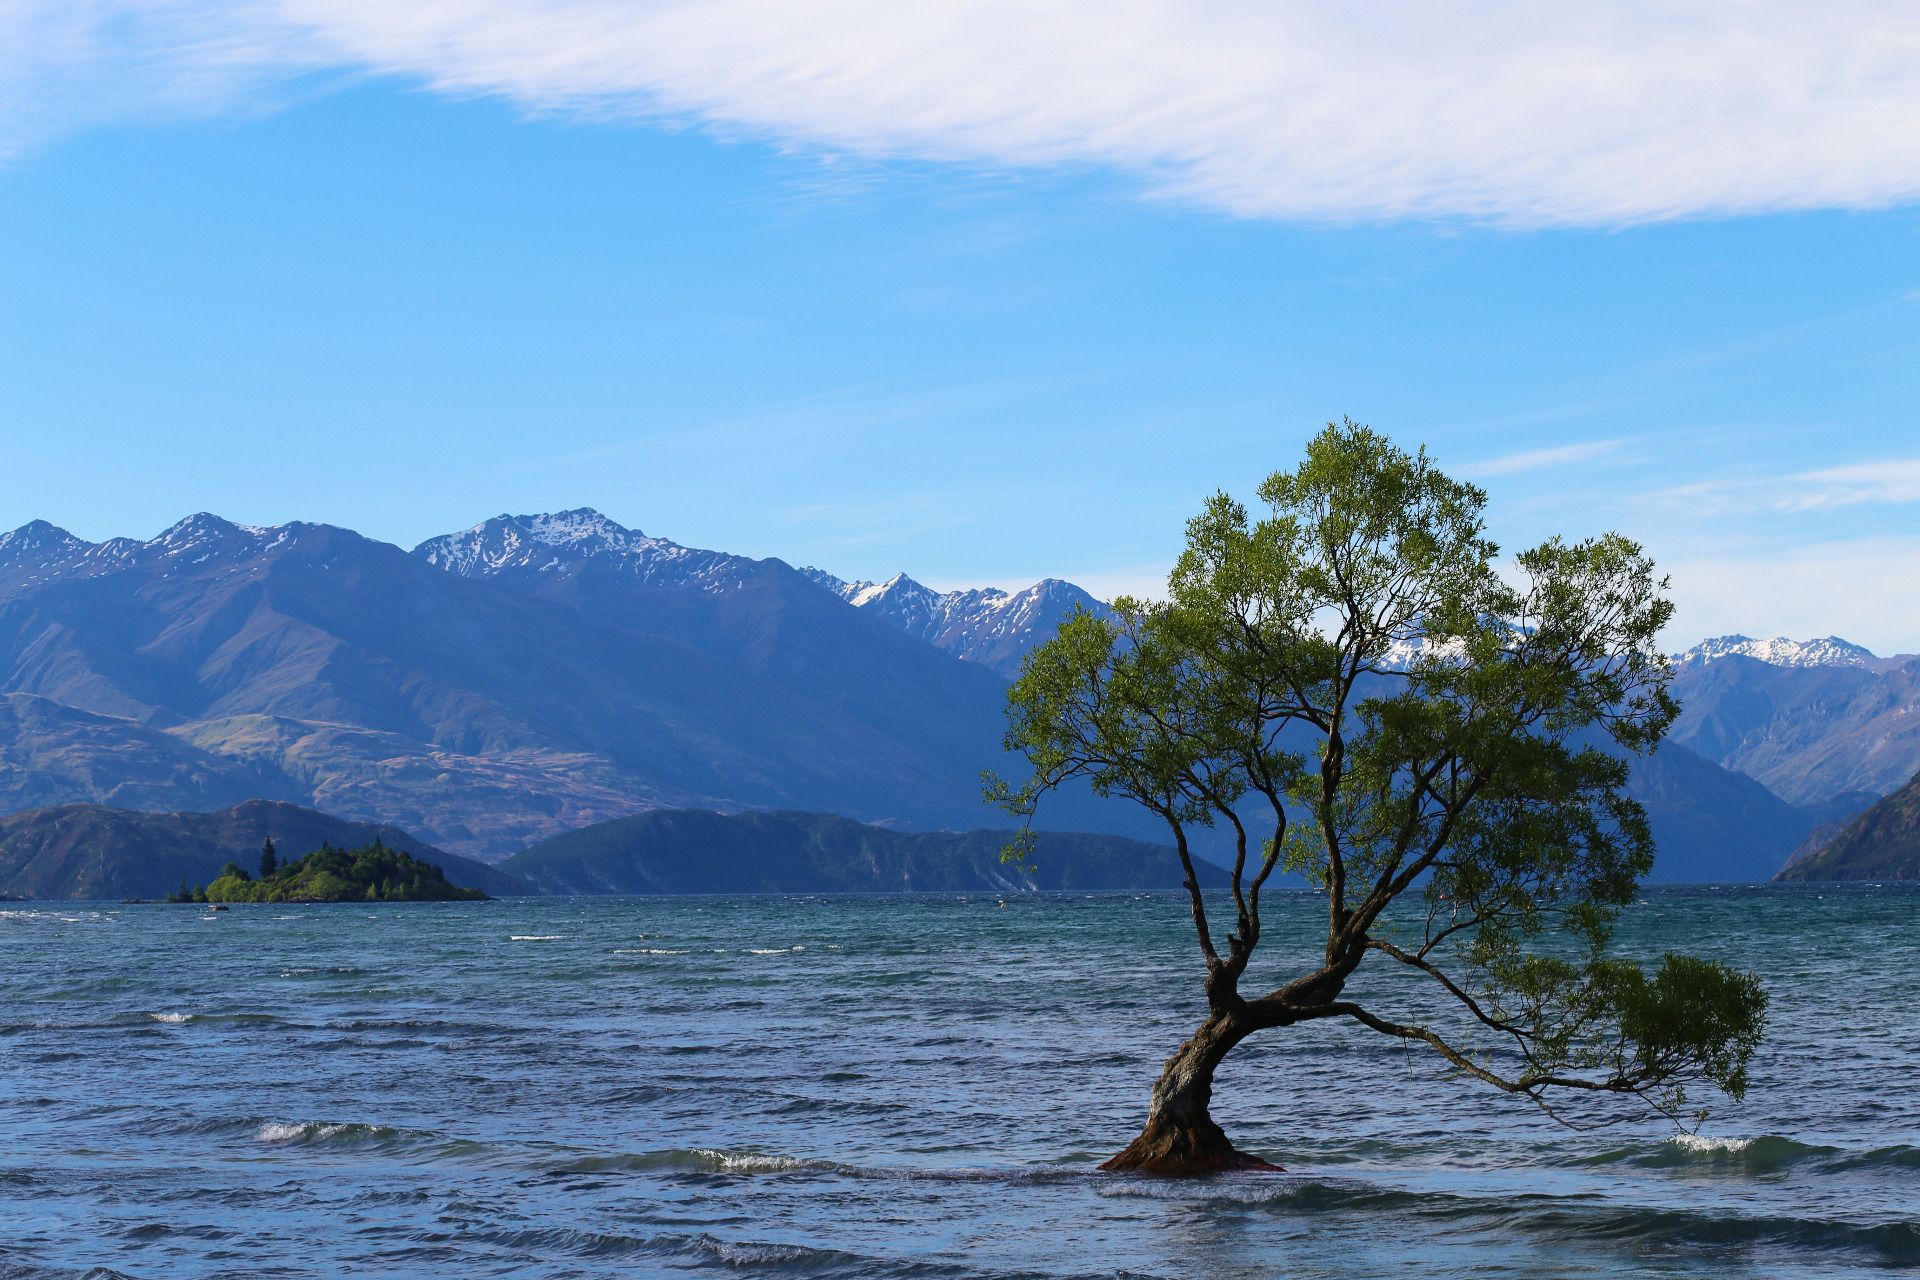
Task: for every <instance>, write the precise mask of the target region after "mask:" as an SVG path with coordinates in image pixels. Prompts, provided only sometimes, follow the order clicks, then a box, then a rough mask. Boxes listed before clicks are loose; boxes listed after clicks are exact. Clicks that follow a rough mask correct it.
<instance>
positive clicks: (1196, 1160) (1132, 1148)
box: [1100, 1119, 1285, 1178]
mask: <svg viewBox="0 0 1920 1280" xmlns="http://www.w3.org/2000/svg"><path fill="white" fill-rule="evenodd" d="M1100 1167H1101V1168H1102V1169H1105V1170H1108V1171H1110V1172H1114V1173H1151V1174H1157V1175H1159V1176H1160V1177H1165V1178H1197V1177H1204V1176H1205V1175H1207V1174H1211V1173H1235V1172H1245V1171H1253V1172H1260V1173H1284V1172H1285V1170H1284V1169H1283V1168H1281V1166H1279V1165H1277V1164H1273V1163H1271V1162H1269V1161H1266V1160H1262V1159H1261V1158H1260V1157H1259V1156H1251V1155H1248V1154H1247V1153H1246V1152H1244V1151H1242V1150H1240V1149H1239V1148H1238V1147H1236V1146H1234V1145H1233V1143H1232V1142H1230V1141H1228V1139H1227V1135H1226V1133H1225V1132H1223V1131H1222V1130H1221V1128H1220V1126H1219V1125H1217V1124H1215V1123H1213V1121H1212V1120H1207V1119H1202V1120H1200V1121H1199V1122H1197V1123H1193V1124H1171V1123H1168V1122H1166V1121H1164V1120H1150V1121H1148V1122H1147V1127H1146V1128H1145V1129H1142V1130H1141V1131H1140V1136H1139V1137H1137V1138H1135V1139H1134V1140H1133V1141H1132V1142H1130V1143H1128V1144H1127V1148H1126V1150H1124V1151H1122V1152H1121V1153H1120V1154H1119V1155H1117V1156H1115V1157H1113V1159H1111V1160H1109V1161H1107V1162H1106V1163H1105V1164H1103V1165H1101V1166H1100Z"/></svg>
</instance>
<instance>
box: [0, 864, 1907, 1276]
mask: <svg viewBox="0 0 1920 1280" xmlns="http://www.w3.org/2000/svg"><path fill="white" fill-rule="evenodd" d="M1320 910H1321V908H1320V906H1319V903H1318V901H1317V900H1315V899H1313V898H1310V897H1308V896H1306V895H1298V896H1293V897H1288V898H1285V899H1284V900H1283V901H1282V902H1280V903H1279V904H1278V905H1276V907H1275V908H1274V910H1273V912H1272V914H1273V915H1274V916H1275V917H1277V918H1276V920H1275V922H1274V923H1273V924H1272V925H1270V926H1269V946H1268V949H1267V951H1266V952H1265V953H1264V954H1266V955H1267V956H1268V957H1269V959H1270V961H1271V962H1272V963H1273V966H1274V968H1273V974H1274V976H1280V974H1281V973H1282V967H1281V966H1282V964H1283V962H1284V961H1285V960H1286V959H1287V957H1288V956H1292V955H1300V954H1303V953H1304V952H1306V951H1308V950H1309V949H1311V947H1312V945H1313V943H1312V936H1313V931H1314V930H1315V929H1316V928H1317V927H1318V926H1319V923H1320ZM1623 941H1624V943H1625V945H1626V947H1627V949H1629V950H1631V951H1634V952H1638V953H1645V954H1656V953H1658V952H1659V951H1660V950H1662V949H1664V948H1666V947H1669V946H1674V945H1685V946H1687V947H1689V948H1690V949H1693V950H1696V951H1701V952H1706V953H1710V954H1712V955H1715V956H1717V957H1719V958H1723V959H1728V960H1732V961H1735V962H1737V963H1739V964H1742V965H1744V966H1746V967H1750V968H1754V969H1757V970H1758V971H1760V973H1761V974H1763V975H1764V977H1765V980H1766V983H1767V986H1768V988H1769V990H1770V991H1771V993H1772V996H1773V1018H1772V1026H1771V1030H1770V1033H1769V1037H1768V1041H1767V1043H1766V1045H1765V1047H1764V1049H1763V1051H1762V1056H1761V1057H1760V1058H1759V1059H1758V1061H1757V1062H1756V1064H1755V1074H1754V1084H1753V1088H1752V1091H1751V1093H1750V1094H1749V1095H1748V1098H1747V1100H1746V1102H1745V1103H1743V1104H1739V1105H1734V1104H1724V1105H1722V1106H1721V1107H1720V1108H1719V1110H1718V1112H1717V1114H1716V1115H1715V1116H1714V1118H1713V1119H1712V1120H1710V1121H1709V1122H1708V1124H1707V1126H1706V1127H1705V1128H1704V1129H1703V1131H1702V1136H1699V1137H1692V1138H1684V1139H1676V1138H1674V1137H1673V1136H1672V1134H1673V1130H1672V1126H1671V1125H1667V1124H1665V1123H1663V1122H1659V1121H1656V1120H1651V1119H1646V1118H1641V1117H1637V1116H1636V1117H1634V1118H1631V1119H1629V1120H1626V1121H1625V1122H1623V1123H1621V1124H1619V1125H1617V1126H1615V1127H1613V1128H1610V1129H1607V1130H1604V1131H1600V1132H1580V1133H1576V1132H1569V1131H1568V1130H1565V1129H1562V1128H1560V1127H1558V1126H1556V1125H1554V1124H1553V1123H1552V1122H1550V1121H1548V1120H1546V1119H1545V1118H1543V1117H1542V1116H1541V1115H1539V1114H1538V1113H1537V1112H1535V1111H1534V1110H1532V1109H1531V1108H1529V1107H1528V1106H1526V1105H1525V1104H1522V1103H1517V1102H1514V1101H1513V1100H1510V1099H1507V1098H1504V1097H1502V1096H1500V1095H1497V1094H1495V1093H1494V1092H1492V1091H1490V1090H1488V1089H1486V1088H1484V1087H1481V1086H1476V1085H1474V1084H1471V1083H1469V1082H1464V1081H1460V1080H1450V1079H1443V1078H1441V1077H1440V1076H1439V1075H1438V1073H1437V1071H1436V1070H1435V1063H1434V1061H1432V1060H1430V1059H1428V1058H1425V1057H1421V1056H1420V1055H1418V1054H1417V1053H1414V1052H1408V1051H1403V1050H1401V1049H1400V1048H1398V1047H1397V1046H1395V1045H1393V1044H1392V1043H1390V1042H1388V1041H1386V1040H1384V1039H1382V1038H1380V1037H1378V1036H1375V1035H1373V1034H1371V1033H1368V1032H1364V1031H1345V1030H1341V1029H1339V1028H1335V1027H1331V1026H1315V1027H1313V1028H1311V1029H1309V1030H1306V1031H1303V1032H1299V1033H1293V1034H1290V1033H1286V1032H1281V1033H1274V1034H1272V1035H1270V1036H1269V1037H1268V1038H1267V1039H1266V1040H1265V1041H1253V1042H1250V1043H1249V1044H1248V1045H1247V1046H1245V1047H1244V1048H1243V1050H1242V1052H1241V1053H1239V1054H1238V1055H1236V1056H1235V1057H1234V1058H1233V1059H1231V1060H1230V1061H1229V1063H1228V1066H1227V1068H1226V1070H1225V1071H1224V1073H1223V1075H1222V1079H1221V1083H1220V1089H1219V1093H1218V1098H1217V1102H1216V1107H1215V1115H1216V1117H1217V1118H1218V1119H1220V1121H1221V1122H1222V1123H1223V1124H1224V1125H1225V1126H1226V1127H1227V1129H1228V1131H1229V1132H1230V1133H1231V1134H1233V1136H1234V1137H1235V1139H1236V1140H1237V1141H1238V1142H1239V1143H1240V1145H1242V1146H1243V1147H1245V1148H1247V1149H1250V1150H1253V1151H1257V1152H1260V1153H1262V1154H1265V1155H1267V1156H1268V1157H1270V1158H1273V1159H1276V1160H1278V1161H1280V1162H1281V1163H1283V1164H1285V1165H1286V1166H1288V1168H1289V1169H1290V1172H1288V1173H1285V1174H1249V1175H1245V1176H1235V1177H1228V1178H1221V1179H1216V1180H1211V1181H1204V1182H1169V1181H1158V1180H1152V1179H1144V1178H1138V1177H1130V1176H1126V1177H1123V1176H1113V1175H1104V1174H1099V1173H1096V1172H1094V1170H1093V1166H1094V1164H1095V1163H1097V1162H1098V1161H1099V1160H1100V1159H1102V1158H1104V1157H1105V1156H1107V1155H1109V1154H1111V1153H1112V1152H1113V1151H1114V1150H1116V1149H1118V1147H1119V1146H1121V1145H1122V1144H1123V1143H1124V1142H1125V1141H1126V1140H1127V1139H1128V1138H1129V1137H1131V1136H1132V1134H1133V1132H1134V1131H1135V1129H1136V1128H1137V1127H1138V1124H1139V1120H1140V1117H1141V1112H1142V1108H1143V1104H1144V1100H1145V1097H1146V1093H1147V1089H1148V1087H1149V1085H1150V1083H1151V1081H1152V1077H1153V1075H1154V1074H1155V1072H1156V1071H1157V1069H1158V1066H1159V1063H1160V1061H1161V1060H1162V1059H1163V1058H1164V1057H1165V1056H1166V1054H1167V1053H1168V1052H1169V1051H1170V1050H1171V1049H1172V1048H1173V1046H1174V1045H1175V1044H1177V1043H1178V1041H1179V1040H1180V1038H1181V1037H1182V1035H1183V1034H1184V1033H1185V1032H1186V1031H1187V1030H1189V1029H1190V1028H1191V1025H1192V1024H1193V1023H1194V1022H1195V1021H1196V1020H1197V1017H1198V1014H1199V1003H1198V1000H1199V996H1198V982H1197V975H1198V960H1197V956H1196V954H1195V951H1194V948H1193V943H1192V941H1191V936H1190V932H1189V926H1188V924H1187V921H1186V919H1185V908H1184V906H1183V904H1182V902H1181V901H1180V900H1179V899H1177V898H1175V897H1172V896H1166V897H1142V898H1128V897H1096V898H1083V897H1041V898H1019V899H1015V900H1011V901H1009V902H1008V904H1007V906H1006V908H1005V909H1004V910H1003V909H1000V908H999V907H997V906H996V903H995V901H994V900H993V899H991V898H986V899H982V898H919V899H891V898H802V899H755V898H740V899H702V900H690V899H638V900H544V901H541V900H528V901H512V902H496V903H461V904H421V905H411V906H408V905H399V906H388V907H305V908H299V907H257V908H237V909H235V910H233V911H230V912H225V913H220V914H211V913H207V912H205V911H204V910H203V909H195V908H184V907H157V906H155V907H140V906H117V905H101V906H85V905H66V904H10V905H7V906H5V907H3V908H0V1276H3V1277H40V1276H79V1275H85V1274H92V1275H95V1276H99V1277H107V1276H113V1275H125V1276H131V1277H164V1276H210V1275H224V1276H248V1277H255V1276H261V1277H274V1276H278V1277H308V1276H313V1277H332V1276H349V1275H351V1276H459V1277H466V1276H486V1275H500V1276H552V1277H563V1276H565V1277H572V1276H579V1277H602V1276H654V1275H660V1276H678V1275H694V1276H723V1275H750V1276H790V1275H794V1276H877V1277H968V1276H992V1277H1013V1276H1032V1277H1066V1276H1113V1275H1127V1276H1139V1277H1147V1276H1154V1277H1190V1276H1208V1277H1254V1276H1286V1277H1312V1276H1327V1277H1340V1278H1342V1280H1353V1278H1355V1277H1365V1276H1396V1277H1398V1276H1407V1275H1420V1276H1423V1277H1429V1276H1501V1275H1511V1276H1525V1277H1540V1276H1595V1277H1599V1276H1606V1277H1615V1276H1623V1275H1635V1276H1669V1275H1700V1276H1716V1277H1726V1276H1754V1277H1791V1276H1846V1275H1868V1274H1882V1273H1884V1272H1885V1271H1886V1270H1887V1269H1889V1268H1898V1267H1920V1225H1916V1218H1920V892H1915V891H1912V890H1901V889H1877V890H1876V889H1868V888H1833V887H1814V888H1803V887H1795V888H1774V887H1759V888H1737V889H1725V890H1717V891H1716V890H1673V891H1649V892H1648V894H1647V896H1646V899H1645V901H1644V902H1642V903H1641V904H1640V905H1638V906H1636V907H1635V908H1634V909H1633V911H1632V912H1631V914H1630V916H1629V919H1628V921H1627V923H1626V926H1625V929H1624V934H1623ZM1621 1114H1630V1113H1626V1112H1622V1113H1621Z"/></svg>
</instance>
